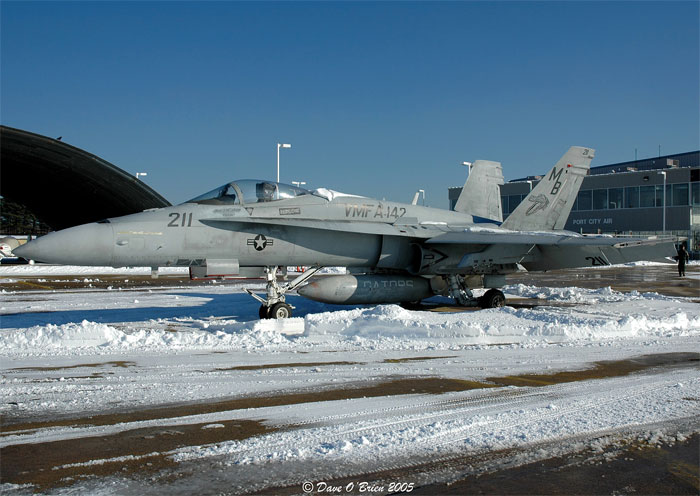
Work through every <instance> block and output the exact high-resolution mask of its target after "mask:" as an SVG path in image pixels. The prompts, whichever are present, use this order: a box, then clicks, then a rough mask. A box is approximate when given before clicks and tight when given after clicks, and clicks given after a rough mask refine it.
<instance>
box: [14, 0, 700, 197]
mask: <svg viewBox="0 0 700 496" xmlns="http://www.w3.org/2000/svg"><path fill="white" fill-rule="evenodd" d="M698 6H699V3H698V2H613V3H608V2H534V3H531V2H514V3H510V2H494V3H486V2H448V3H438V2H410V3H402V2H385V3H372V2H352V3H343V2H332V3H305V2H283V3H274V2H272V3H267V2H251V3H236V2H176V3H169V2H156V3H147V2H12V1H5V0H3V1H2V2H1V4H0V9H1V10H0V14H1V26H0V27H1V31H2V33H1V42H2V45H1V57H2V58H1V59H0V60H1V66H0V69H1V74H2V75H1V81H0V82H1V87H0V105H1V107H0V121H1V122H2V124H5V125H8V126H13V127H18V128H21V129H26V130H28V131H32V132H36V133H39V134H44V135H48V136H54V137H57V136H63V140H64V141H65V142H67V143H70V144H72V145H75V146H78V147H80V148H83V149H85V150H87V151H89V152H91V153H94V154H96V155H99V156H100V157H103V158H105V159H106V160H108V161H110V162H112V163H114V164H115V165H117V166H119V167H121V168H123V169H125V170H126V171H129V172H132V173H133V172H137V171H146V172H148V177H147V178H145V181H146V182H147V183H148V184H149V185H150V186H152V187H153V188H155V189H156V190H157V191H159V192H160V193H161V194H163V195H164V196H165V197H166V198H168V199H169V200H170V201H171V202H173V203H178V202H181V201H184V200H186V199H188V198H191V197H193V196H196V195H198V194H200V193H202V192H204V191H207V190H209V189H212V188H213V187H215V186H217V185H219V184H221V183H223V182H226V181H228V180H232V179H237V178H238V179H242V178H257V177H263V178H271V179H272V178H274V176H275V167H276V143H277V142H278V141H281V142H289V143H292V145H293V147H292V149H291V150H283V151H282V159H281V164H282V174H281V176H282V177H281V179H282V181H283V182H291V181H292V180H303V181H307V182H308V183H309V184H310V185H311V186H312V187H320V186H326V187H330V188H333V189H338V190H341V191H347V192H349V193H356V194H364V195H367V196H373V197H377V198H383V197H385V198H386V199H391V200H397V201H410V199H411V198H412V196H413V193H414V192H415V190H416V189H418V188H422V189H425V190H426V192H427V200H428V203H429V204H431V205H432V206H438V207H443V208H446V207H447V203H448V202H447V187H448V186H460V185H461V184H462V183H463V182H464V179H465V177H466V172H465V170H464V168H463V167H461V166H460V165H459V164H460V163H461V162H462V161H465V160H468V161H473V160H475V159H479V158H481V159H489V160H497V161H500V162H502V163H503V168H504V173H505V175H506V179H513V178H517V177H522V176H525V175H528V174H537V173H543V172H545V171H546V170H548V169H549V168H550V166H551V165H552V164H553V163H554V162H555V161H556V160H557V159H558V158H559V157H560V156H561V155H562V154H563V153H564V151H565V150H566V149H567V148H568V147H569V146H570V145H583V146H591V147H593V148H596V150H597V153H596V159H595V160H594V162H593V165H594V166H595V165H604V164H608V163H614V162H619V161H625V160H632V159H634V150H635V148H637V149H638V153H639V157H640V158H644V157H649V156H656V155H657V153H658V146H659V145H661V147H662V149H661V151H662V154H666V153H677V152H685V151H690V150H696V149H698V148H699V147H700V145H699V143H698V141H699V133H700V130H699V122H698V121H699V113H700V110H699V109H700V102H699V96H698V94H699V91H700V89H699V88H700V81H699V73H700V68H699V53H698V51H699V48H698V47H699V45H700V42H699V39H698V23H699V8H698Z"/></svg>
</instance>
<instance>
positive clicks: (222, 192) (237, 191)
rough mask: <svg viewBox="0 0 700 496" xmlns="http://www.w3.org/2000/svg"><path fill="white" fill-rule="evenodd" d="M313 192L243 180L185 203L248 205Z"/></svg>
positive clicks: (285, 185)
mask: <svg viewBox="0 0 700 496" xmlns="http://www.w3.org/2000/svg"><path fill="white" fill-rule="evenodd" d="M311 194H313V193H311V191H309V190H307V189H304V188H298V187H296V186H292V185H290V184H284V183H276V182H273V181H264V180H257V179H243V180H241V181H233V182H230V183H226V184H224V185H223V186H219V187H218V188H215V189H213V190H211V191H209V192H207V193H204V194H203V195H200V196H198V197H196V198H192V199H191V200H188V201H186V202H185V203H202V204H207V205H241V204H244V205H248V204H251V203H260V202H271V201H277V200H285V199H289V198H296V197H297V196H302V195H311Z"/></svg>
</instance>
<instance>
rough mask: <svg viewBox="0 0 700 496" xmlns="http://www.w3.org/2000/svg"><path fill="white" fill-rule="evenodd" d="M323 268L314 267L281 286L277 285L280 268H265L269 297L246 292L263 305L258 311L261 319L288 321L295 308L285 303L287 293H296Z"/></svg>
mask: <svg viewBox="0 0 700 496" xmlns="http://www.w3.org/2000/svg"><path fill="white" fill-rule="evenodd" d="M322 268H323V267H321V266H320V265H314V266H312V267H311V268H309V269H308V270H306V271H305V272H304V273H302V274H300V275H299V276H298V277H296V278H295V279H293V280H292V281H290V282H289V283H287V284H285V285H282V286H280V285H279V284H277V270H278V267H277V266H276V265H273V266H269V267H265V277H266V279H267V287H266V292H267V295H266V296H267V297H266V298H263V297H262V296H258V295H257V294H255V293H253V291H252V290H250V289H248V288H245V291H246V293H248V294H249V295H250V296H252V297H253V298H255V299H256V300H258V301H259V302H260V303H262V305H261V306H260V310H259V311H258V315H259V316H260V318H261V319H286V318H289V317H291V316H292V309H293V308H294V307H293V306H292V305H290V304H289V303H287V302H286V301H285V295H286V293H287V292H289V291H294V290H295V289H296V288H298V287H299V286H300V285H302V284H303V283H304V282H306V280H307V279H309V278H310V277H311V276H313V275H314V274H316V272H318V271H319V270H321V269H322Z"/></svg>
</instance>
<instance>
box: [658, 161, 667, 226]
mask: <svg viewBox="0 0 700 496" xmlns="http://www.w3.org/2000/svg"><path fill="white" fill-rule="evenodd" d="M657 174H661V175H662V176H664V210H663V219H664V220H663V231H664V234H666V171H659V172H658V173H657Z"/></svg>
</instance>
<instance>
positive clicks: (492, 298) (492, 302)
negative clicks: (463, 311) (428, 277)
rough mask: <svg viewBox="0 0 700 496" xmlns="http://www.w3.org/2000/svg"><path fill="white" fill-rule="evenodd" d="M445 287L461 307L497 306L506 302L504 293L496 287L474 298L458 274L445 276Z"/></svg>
mask: <svg viewBox="0 0 700 496" xmlns="http://www.w3.org/2000/svg"><path fill="white" fill-rule="evenodd" d="M447 288H448V291H449V294H450V296H451V297H452V298H454V299H455V301H456V302H457V304H459V305H461V306H463V307H481V308H499V307H502V306H504V305H505V304H506V297H505V295H504V294H503V292H502V291H500V290H498V289H489V290H488V291H486V293H484V294H483V296H481V297H479V298H476V297H475V296H474V293H472V290H471V289H469V287H468V286H467V284H466V282H465V280H464V278H463V277H461V276H458V275H450V276H447Z"/></svg>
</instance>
